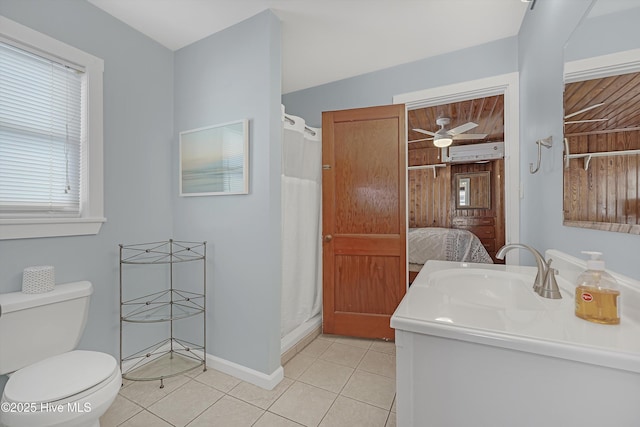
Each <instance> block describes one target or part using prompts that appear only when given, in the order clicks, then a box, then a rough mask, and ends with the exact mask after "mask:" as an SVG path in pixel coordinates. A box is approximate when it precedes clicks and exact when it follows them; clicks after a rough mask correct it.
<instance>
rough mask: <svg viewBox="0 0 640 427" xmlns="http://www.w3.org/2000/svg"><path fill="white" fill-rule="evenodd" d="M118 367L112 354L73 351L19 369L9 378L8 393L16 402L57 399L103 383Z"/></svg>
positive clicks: (6, 393) (5, 389)
mask: <svg viewBox="0 0 640 427" xmlns="http://www.w3.org/2000/svg"><path fill="white" fill-rule="evenodd" d="M117 367H118V364H117V362H116V359H114V358H113V356H111V355H109V354H105V353H98V352H96V351H84V350H75V351H70V352H68V353H63V354H59V355H57V356H53V357H49V358H47V359H45V360H41V361H40V362H37V363H34V364H33V365H30V366H27V367H26V368H23V369H20V370H18V371H16V372H15V373H14V374H13V375H11V377H9V381H7V384H6V385H5V388H4V395H5V397H6V398H7V399H8V400H9V401H12V402H24V403H27V402H28V403H43V402H54V401H56V400H60V399H64V398H66V397H69V396H72V395H74V394H77V393H80V392H83V391H85V390H87V389H89V388H91V387H93V386H95V385H97V384H99V383H101V382H102V381H104V380H106V379H107V378H109V377H110V376H111V375H112V374H113V372H114V371H115V370H116V369H117Z"/></svg>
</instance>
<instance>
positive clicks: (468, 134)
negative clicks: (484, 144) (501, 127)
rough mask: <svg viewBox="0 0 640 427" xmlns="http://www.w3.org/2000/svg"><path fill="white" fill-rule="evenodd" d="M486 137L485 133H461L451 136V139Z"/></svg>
mask: <svg viewBox="0 0 640 427" xmlns="http://www.w3.org/2000/svg"><path fill="white" fill-rule="evenodd" d="M486 137H487V134H486V133H463V134H462V135H453V137H452V138H453V139H455V140H461V139H485V138H486Z"/></svg>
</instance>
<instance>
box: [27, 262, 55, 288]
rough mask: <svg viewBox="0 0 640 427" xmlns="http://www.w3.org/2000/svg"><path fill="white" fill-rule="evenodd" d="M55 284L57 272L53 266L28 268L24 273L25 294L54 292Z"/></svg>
mask: <svg viewBox="0 0 640 427" xmlns="http://www.w3.org/2000/svg"><path fill="white" fill-rule="evenodd" d="M55 282H56V279H55V272H54V269H53V266H51V265H37V266H34V267H27V268H25V269H24V271H23V272H22V292H23V293H25V294H41V293H43V292H49V291H52V290H53V285H55Z"/></svg>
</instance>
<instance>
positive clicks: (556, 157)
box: [282, 0, 640, 278]
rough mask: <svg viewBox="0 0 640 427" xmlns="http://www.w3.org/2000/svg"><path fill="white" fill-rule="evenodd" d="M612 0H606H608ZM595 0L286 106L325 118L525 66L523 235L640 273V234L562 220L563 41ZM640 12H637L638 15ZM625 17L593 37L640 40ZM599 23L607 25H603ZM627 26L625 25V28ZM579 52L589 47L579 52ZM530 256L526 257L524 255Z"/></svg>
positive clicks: (575, 2)
mask: <svg viewBox="0 0 640 427" xmlns="http://www.w3.org/2000/svg"><path fill="white" fill-rule="evenodd" d="M602 1H606V0H602ZM590 4H591V2H590V1H585V0H566V1H562V2H560V1H554V2H538V3H536V5H535V8H534V10H532V11H528V12H527V14H526V16H525V20H524V22H523V26H522V28H521V30H520V33H519V35H518V37H513V38H509V39H504V40H498V41H496V42H492V43H488V44H485V45H482V46H477V47H473V48H469V49H465V50H461V51H459V52H453V53H450V54H447V55H442V56H438V57H435V58H427V59H424V60H422V61H417V62H413V63H409V64H404V65H400V66H397V67H393V68H389V69H387V70H383V71H378V72H374V73H369V74H365V75H362V76H357V77H353V78H350V79H345V80H341V81H338V82H333V83H328V84H325V85H322V86H317V87H314V88H310V89H305V90H301V91H298V92H293V93H289V94H286V95H283V97H282V100H283V104H285V106H286V109H287V112H289V113H291V114H295V115H298V116H301V117H304V118H305V119H306V120H307V121H308V122H310V123H311V124H312V125H316V126H317V125H319V124H320V120H321V113H322V111H328V110H337V109H347V108H355V107H367V106H373V105H381V104H389V103H391V102H392V97H393V95H397V94H401V93H406V92H411V91H417V90H422V89H428V88H432V87H438V86H442V85H447V84H451V83H457V82H463V81H469V80H474V79H479V78H482V77H487V76H494V75H499V74H504V73H508V72H513V71H519V72H520V131H521V133H520V135H521V141H520V147H521V148H520V157H521V164H520V170H521V180H522V184H523V195H524V198H523V199H522V200H521V207H520V209H521V210H520V212H521V218H520V221H521V236H520V240H521V241H522V242H525V243H528V244H531V245H533V246H534V247H536V248H538V249H539V250H541V251H544V250H546V249H549V248H556V249H560V250H562V251H565V252H567V253H570V254H572V255H575V256H581V255H580V251H581V250H589V249H591V250H599V251H602V252H604V253H605V256H606V259H607V265H608V267H609V268H611V269H613V270H616V271H619V272H620V273H623V274H627V275H630V276H632V277H636V278H640V264H639V263H638V262H637V252H638V249H640V245H639V243H638V236H631V235H628V234H621V233H609V232H602V231H594V230H586V229H579V228H571V227H564V226H563V225H562V144H561V141H562V117H563V111H562V92H563V63H564V46H565V43H566V42H567V40H568V39H569V36H570V35H571V34H572V32H573V31H574V29H575V28H576V26H577V25H578V23H579V22H580V21H581V19H582V17H583V15H584V14H585V12H586V11H587V10H588V9H589V6H590ZM633 13H634V15H633V16H634V17H635V16H637V15H636V14H635V13H636V12H635V11H634V12H633ZM605 20H606V21H607V25H609V26H611V25H613V26H620V27H621V28H623V29H624V31H626V32H628V31H629V29H628V26H625V25H624V22H626V21H627V18H625V19H624V21H623V22H622V23H621V22H620V21H616V20H612V18H611V17H607V18H606V19H605V18H602V19H601V20H600V21H599V22H597V23H596V24H594V25H592V26H591V27H590V28H591V30H585V29H583V28H580V29H579V31H593V32H595V33H596V35H593V33H589V37H591V38H592V39H593V38H598V34H601V35H602V36H601V38H602V39H604V40H605V42H604V43H599V44H598V46H599V47H598V49H599V52H600V54H602V53H610V52H611V51H614V50H620V49H622V48H626V49H629V48H631V47H632V46H633V47H639V46H638V44H639V43H640V42H639V40H640V37H639V36H638V35H637V31H638V30H637V28H638V26H637V25H635V24H634V25H635V26H633V29H634V30H635V31H634V32H633V34H634V35H633V36H632V37H630V40H625V41H624V42H623V43H614V42H612V41H611V39H609V38H607V36H606V34H607V32H606V31H604V33H603V32H602V28H603V27H602V25H604V24H605V22H604V21H605ZM598 30H600V31H598ZM620 31H623V30H620ZM577 32H578V31H577ZM575 55H583V54H582V53H579V52H576V53H575ZM549 135H552V136H553V139H554V144H555V145H554V147H553V148H552V149H551V150H550V151H547V150H545V152H543V157H542V162H543V163H542V168H541V170H540V171H539V172H538V173H537V174H535V175H531V174H530V173H529V163H532V162H533V163H535V161H536V160H537V159H536V156H537V150H536V147H537V146H536V145H535V143H534V142H535V141H536V140H537V139H540V138H544V137H546V136H549ZM527 261H531V260H529V259H528V258H524V259H523V262H527Z"/></svg>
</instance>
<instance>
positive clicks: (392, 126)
mask: <svg viewBox="0 0 640 427" xmlns="http://www.w3.org/2000/svg"><path fill="white" fill-rule="evenodd" d="M322 165H323V171H322V172H323V175H322V204H323V207H322V214H323V220H322V230H323V233H322V234H323V254H322V256H323V331H324V333H328V334H338V335H349V336H357V337H368V338H385V339H393V337H394V333H393V329H391V327H390V326H389V321H390V319H391V315H392V314H393V312H394V311H395V309H396V307H397V306H398V304H399V303H400V300H401V299H402V297H403V296H404V294H405V292H406V286H407V285H406V283H407V279H406V274H407V273H406V269H407V264H406V131H405V106H404V105H389V106H381V107H371V108H362V109H354V110H344V111H331V112H325V113H323V115H322Z"/></svg>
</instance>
